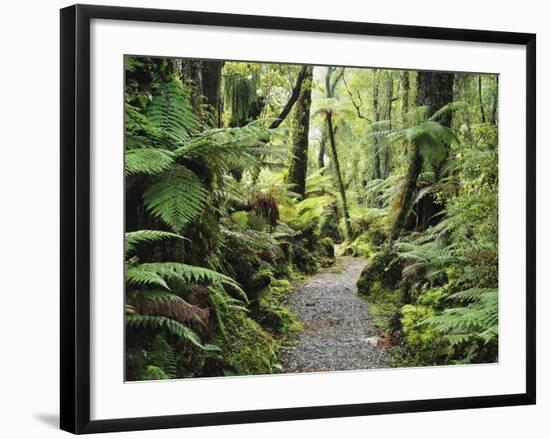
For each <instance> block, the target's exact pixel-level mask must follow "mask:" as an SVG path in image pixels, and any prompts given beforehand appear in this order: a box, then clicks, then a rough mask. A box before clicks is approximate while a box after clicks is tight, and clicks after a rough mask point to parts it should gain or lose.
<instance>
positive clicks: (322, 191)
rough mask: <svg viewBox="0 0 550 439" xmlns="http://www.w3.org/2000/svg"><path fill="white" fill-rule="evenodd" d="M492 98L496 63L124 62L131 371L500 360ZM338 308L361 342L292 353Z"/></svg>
mask: <svg viewBox="0 0 550 439" xmlns="http://www.w3.org/2000/svg"><path fill="white" fill-rule="evenodd" d="M498 104H499V103H498V76H497V75H493V74H478V73H475V74H474V73H451V72H431V71H408V70H388V69H383V68H359V67H342V66H328V67H327V66H312V65H289V64H270V63H253V62H228V61H216V60H200V59H179V58H154V57H133V56H126V58H125V102H124V105H125V176H126V197H125V200H126V201H125V203H126V205H125V211H126V235H125V255H126V269H125V276H126V303H125V322H126V352H125V360H126V361H125V364H126V371H125V374H126V379H127V380H130V381H136V380H157V379H169V378H188V377H208V376H231V375H250V374H266V373H281V372H283V373H284V372H289V371H323V370H335V369H334V368H342V369H351V368H370V367H398V366H399V367H403V366H407V367H412V366H437V365H450V364H470V363H487V362H495V361H497V360H498ZM346 267H348V268H346ZM349 267H352V268H349ZM354 270H355V271H354ZM322 273H331V274H330V277H322ZM353 273H355V275H354V274H353ZM353 276H355V277H353ZM312 280H314V281H313V282H312ZM324 280H325V281H327V282H329V281H330V282H332V281H334V282H335V284H334V285H331V288H332V289H330V291H329V290H328V289H327V288H328V287H326V283H324ZM307 282H310V283H307ZM339 282H341V285H342V286H341V288H340V287H339V286H338V285H340V284H339ZM350 284H353V288H352V289H353V291H351V290H350V291H348V290H349V288H347V287H346V288H347V289H346V288H344V285H350ZM312 285H313V288H316V289H317V290H318V291H317V293H319V294H321V293H322V294H323V295H322V296H315V297H322V300H328V299H330V300H329V301H328V302H323V304H324V303H329V304H332V303H333V304H334V305H326V306H328V308H327V309H323V310H322V312H321V311H316V310H317V309H319V307H320V305H319V304H318V302H315V301H311V300H310V299H309V298H308V297H309V296H306V294H311V293H306V292H305V291H306V290H308V289H310V290H311V287H312ZM323 288H325V290H323ZM339 288H340V289H339ZM340 290H342V294H340ZM344 290H345V291H344ZM346 294H347V296H346ZM350 295H353V296H354V297H358V298H359V299H360V301H359V302H357V304H356V302H355V301H353V300H354V299H353V300H352V298H351V296H350ZM316 300H317V299H316ZM339 300H340V301H344V300H347V301H348V302H346V307H349V306H351V305H350V303H351V304H355V305H353V306H354V308H353V309H351V308H350V309H351V311H349V312H348V311H345V312H344V313H343V314H342V312H341V311H339V312H340V314H338V318H337V319H335V318H331V317H330V312H331V308H330V306H334V307H338V306H340V305H339V302H338V301H339ZM361 303H364V304H365V305H364V307H363V305H361ZM300 304H301V305H300ZM323 306H325V305H323ZM300 307H302V308H300ZM342 309H344V308H342ZM345 309H346V310H347V309H348V308H345ZM312 312H313V313H314V314H315V313H316V312H318V314H315V319H317V320H318V319H321V320H322V319H323V318H324V317H322V316H326V319H325V320H326V321H319V322H318V321H317V320H315V322H316V323H315V324H316V325H319V326H316V327H315V328H313V327H312V321H313V320H308V318H309V317H307V316H308V315H311V313H312ZM308 313H309V314H308ZM323 313H325V314H323ZM346 313H347V314H350V316H349V318H350V319H351V318H352V316H351V314H354V313H364V315H360V316H359V317H360V318H361V319H362V320H365V321H366V322H367V323H365V324H366V325H367V326H365V328H366V329H365V331H367V332H369V334H365V337H366V338H365V340H367V339H368V340H367V342H365V343H366V344H364V345H362V344H361V343H359V341H358V342H357V343H352V344H350V345H349V346H348V347H345V348H344V347H343V348H342V349H347V350H346V351H345V355H344V354H342V356H349V357H350V358H351V359H350V360H349V361H348V362H346V363H345V364H344V363H342V364H339V363H338V364H337V363H334V361H333V359H331V360H330V361H328V360H324V359H323V358H324V356H325V354H326V355H329V356H331V355H332V357H331V358H333V357H338V355H339V354H338V352H335V353H334V352H333V353H331V354H327V352H325V351H327V350H328V349H329V348H330V346H331V343H332V342H331V341H330V340H329V341H328V342H327V343H326V348H325V351H323V348H317V347H316V348H315V349H321V350H320V351H314V353H315V354H314V355H310V354H308V355H310V357H311V356H312V357H314V358H308V362H309V363H308V366H307V367H306V366H305V363H304V364H303V365H302V366H300V362H299V361H298V360H299V359H300V356H303V352H302V353H300V352H299V351H300V349H304V348H303V346H304V343H306V344H307V343H308V341H307V340H309V339H306V337H304V334H308V331H313V332H312V333H316V334H317V336H318V337H320V336H321V335H319V334H324V335H323V336H324V337H333V338H334V340H338V339H339V334H340V332H339V331H343V332H341V333H342V334H343V333H345V331H348V330H349V329H346V325H348V323H349V321H348V320H347V315H346ZM354 315H355V314H354ZM304 316H305V317H304ZM356 317H357V316H355V317H353V318H356ZM359 317H357V318H359ZM348 326H349V325H348ZM320 328H322V330H321V329H320ZM325 329H326V331H325ZM370 332H373V333H375V334H376V335H375V336H373V335H372V334H371V333H370ZM354 334H355V333H354ZM354 337H355V335H354ZM358 338H359V339H360V340H363V338H364V337H363V338H362V337H358ZM318 341H320V342H322V341H323V340H321V339H319V340H318ZM320 344H322V345H324V344H325V343H324V342H323V343H320ZM363 346H364V347H363ZM335 349H336V348H335ZM363 349H373V350H377V351H376V352H379V355H378V354H377V362H376V364H374V362H372V363H371V362H370V360H368V358H371V357H369V356H364V355H362V353H361V351H362V350H363ZM306 350H307V347H306ZM373 352H374V351H373ZM291 357H292V360H289V358H291ZM315 357H316V358H315ZM355 357H356V358H357V359H362V360H361V361H362V362H361V361H359V360H354V358H355ZM367 357H368V358H367ZM297 358H298V360H297ZM365 358H367V359H365ZM291 363H292V366H291V365H290V364H291Z"/></svg>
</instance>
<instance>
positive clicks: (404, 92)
mask: <svg viewBox="0 0 550 439" xmlns="http://www.w3.org/2000/svg"><path fill="white" fill-rule="evenodd" d="M409 90H410V82H409V72H408V71H406V70H404V71H402V72H401V74H400V75H399V95H400V98H401V123H402V124H403V125H405V124H406V123H407V113H408V112H409Z"/></svg>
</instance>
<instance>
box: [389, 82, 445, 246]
mask: <svg viewBox="0 0 550 439" xmlns="http://www.w3.org/2000/svg"><path fill="white" fill-rule="evenodd" d="M453 83H454V74H453V73H438V72H418V75H417V77H416V87H417V90H416V105H417V106H427V107H428V117H430V116H431V115H432V114H434V113H435V112H436V111H437V110H439V109H440V108H441V107H443V106H445V105H447V104H449V103H450V102H452V100H453ZM451 122H452V114H451V113H450V112H449V113H447V114H445V115H444V116H443V117H442V118H441V120H440V123H441V124H442V125H445V126H447V127H450V126H451ZM421 170H422V157H421V155H420V151H419V150H418V146H417V145H416V144H415V143H414V142H412V143H411V145H410V153H409V165H408V168H407V174H406V176H405V182H404V184H403V189H402V191H401V195H400V199H399V204H398V209H397V213H396V216H395V221H394V224H393V227H392V232H391V238H392V240H395V239H397V238H398V237H399V235H400V234H401V232H402V231H403V229H404V228H405V225H406V222H407V216H408V213H409V210H410V208H411V205H412V202H413V199H414V195H415V193H416V184H417V181H418V177H419V176H420V172H421ZM427 198H430V201H429V202H428V203H425V204H424V206H423V208H424V212H423V216H424V218H432V217H433V215H435V214H436V213H437V212H438V210H439V211H440V210H441V208H442V206H440V205H438V204H436V203H435V200H434V199H433V197H430V196H429V195H428V196H427ZM427 210H429V212H427Z"/></svg>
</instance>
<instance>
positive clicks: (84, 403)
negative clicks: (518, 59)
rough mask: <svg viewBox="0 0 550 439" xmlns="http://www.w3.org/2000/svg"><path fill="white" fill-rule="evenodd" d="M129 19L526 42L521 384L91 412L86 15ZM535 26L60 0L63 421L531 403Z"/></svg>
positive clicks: (174, 422)
mask: <svg viewBox="0 0 550 439" xmlns="http://www.w3.org/2000/svg"><path fill="white" fill-rule="evenodd" d="M92 19H106V20H131V21H142V22H159V23H179V24H194V25H208V26H229V27H241V28H255V29H275V30H292V31H303V32H325V33H334V34H357V35H372V36H384V37H406V38H420V39H437V40H446V41H464V42H484V43H504V44H513V45H522V46H525V47H526V59H527V63H526V66H525V68H526V86H527V89H526V96H527V101H526V109H527V111H526V133H525V136H526V147H527V152H526V154H527V182H526V183H527V198H526V203H527V209H526V221H527V222H526V226H527V227H526V242H527V248H526V255H527V257H526V273H527V284H526V293H527V297H526V322H527V327H526V334H527V339H526V357H525V362H526V376H525V383H526V392H525V393H518V394H507V395H494V396H476V397H460V398H445V399H429V400H416V401H392V402H383V403H366V404H347V405H335V406H317V407H299V408H283V409H270V410H253V411H238V412H224V413H201V414H181V415H171V416H151V417H140V418H126V419H105V420H90V349H89V346H90V213H91V212H90V21H91V20H92ZM535 71H536V36H535V35H534V34H529V33H513V32H495V31H483V30H465V29H447V28H436V27H424V26H402V25H388V24H374V23H359V22H343V21H328V20H311V19H303V18H287V17H284V18H283V17H266V16H252V15H233V14H220V13H205V12H186V11H175V10H159V9H141V8H125V7H124V8H123V7H110V6H89V5H75V6H70V7H67V8H64V9H62V10H61V117H60V120H61V224H60V225H61V389H60V392H61V407H60V410H61V416H60V424H61V428H62V429H63V430H66V431H69V432H72V433H76V434H81V433H99V432H113V431H128V430H145V429H159V428H173V427H194V426H207V425H220V424H240V423H251V422H268V421H270V422H272V421H287V420H302V419H314V418H327V417H347V416H364V415H374V414H387V413H404V412H426V411H437V410H453V409H470V408H482V407H497V406H515V405H528V404H535V399H536V398H535V395H536V352H535V344H536V339H535V328H536V321H535V279H536V276H535V274H536V273H535V262H536V261H535V257H536V251H535V239H536V236H535V233H536V232H535V211H536V205H535V199H536V192H535V189H536V188H535V180H536V176H535V157H536V151H535V143H536V121H535V120H536V115H535V111H536V108H535V107H536V102H535V99H536V73H535Z"/></svg>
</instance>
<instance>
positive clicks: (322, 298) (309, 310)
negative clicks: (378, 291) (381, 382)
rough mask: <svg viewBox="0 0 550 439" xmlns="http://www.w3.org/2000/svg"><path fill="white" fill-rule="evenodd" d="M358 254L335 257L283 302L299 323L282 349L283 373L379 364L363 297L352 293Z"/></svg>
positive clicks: (360, 266) (382, 353)
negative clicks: (298, 327) (332, 264)
mask: <svg viewBox="0 0 550 439" xmlns="http://www.w3.org/2000/svg"><path fill="white" fill-rule="evenodd" d="M366 264H367V260H366V259H363V258H357V257H351V256H340V257H337V260H336V264H335V266H334V267H332V268H330V269H328V270H326V271H324V272H321V273H319V274H317V275H315V276H313V277H311V278H309V279H308V280H307V281H306V282H304V283H303V284H302V285H301V286H299V287H298V288H297V289H296V290H295V291H294V292H293V293H292V296H291V298H290V300H289V303H288V306H289V307H290V309H291V310H292V311H293V312H294V313H295V314H296V315H297V316H298V318H299V320H300V322H301V323H302V325H303V331H301V332H299V333H298V335H297V337H296V339H295V340H294V343H293V344H292V345H290V346H288V347H287V348H286V349H284V350H283V352H282V354H281V358H280V360H281V364H282V367H283V372H284V373H293V372H320V371H334V370H354V369H373V368H381V367H384V366H385V363H386V354H385V351H384V350H383V349H382V348H380V347H378V346H377V341H378V337H377V331H376V328H375V327H374V325H373V323H372V319H371V316H370V314H369V309H368V304H367V302H366V301H365V300H364V299H362V298H360V297H359V296H358V295H357V287H356V283H357V279H358V278H359V275H360V274H361V271H362V270H363V268H364V267H365V265H366Z"/></svg>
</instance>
